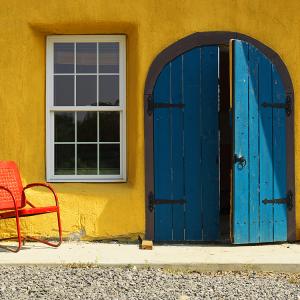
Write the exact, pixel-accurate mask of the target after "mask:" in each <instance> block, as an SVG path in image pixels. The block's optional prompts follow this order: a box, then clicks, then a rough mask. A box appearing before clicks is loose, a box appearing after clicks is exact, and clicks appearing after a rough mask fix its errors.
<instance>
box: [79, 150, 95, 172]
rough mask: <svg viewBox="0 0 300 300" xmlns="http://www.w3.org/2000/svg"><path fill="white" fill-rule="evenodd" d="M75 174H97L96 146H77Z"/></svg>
mask: <svg viewBox="0 0 300 300" xmlns="http://www.w3.org/2000/svg"><path fill="white" fill-rule="evenodd" d="M77 174H78V175H88V174H97V145H77Z"/></svg>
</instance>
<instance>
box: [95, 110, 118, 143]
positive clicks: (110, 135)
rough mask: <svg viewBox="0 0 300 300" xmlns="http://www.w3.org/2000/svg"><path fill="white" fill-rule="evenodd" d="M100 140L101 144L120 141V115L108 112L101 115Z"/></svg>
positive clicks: (115, 112)
mask: <svg viewBox="0 0 300 300" xmlns="http://www.w3.org/2000/svg"><path fill="white" fill-rule="evenodd" d="M99 135H100V136H99V139H100V142H119V141H120V113H119V112H117V111H106V112H100V113H99Z"/></svg>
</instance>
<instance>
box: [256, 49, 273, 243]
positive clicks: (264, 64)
mask: <svg viewBox="0 0 300 300" xmlns="http://www.w3.org/2000/svg"><path fill="white" fill-rule="evenodd" d="M263 102H265V103H273V99H272V65H271V63H270V61H268V60H267V58H266V57H265V56H263V55H262V54H260V62H259V153H260V175H259V177H260V242H261V243H265V242H272V241H273V204H263V203H262V201H263V200H264V199H273V129H272V125H273V124H272V123H273V120H272V119H273V117H272V115H273V110H272V109H270V108H264V107H262V103H263Z"/></svg>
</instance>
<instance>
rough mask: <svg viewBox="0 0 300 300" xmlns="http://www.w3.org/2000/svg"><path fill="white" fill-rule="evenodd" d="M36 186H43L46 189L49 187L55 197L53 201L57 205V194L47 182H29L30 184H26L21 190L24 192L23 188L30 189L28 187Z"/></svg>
mask: <svg viewBox="0 0 300 300" xmlns="http://www.w3.org/2000/svg"><path fill="white" fill-rule="evenodd" d="M36 186H42V187H45V188H47V189H49V190H50V191H51V192H52V194H53V196H54V199H55V203H56V206H57V207H58V206H59V204H58V198H57V195H56V193H55V191H54V189H53V188H52V186H51V185H49V184H47V183H40V182H36V183H30V184H27V185H26V186H25V187H24V188H23V192H25V190H27V189H30V188H33V187H36Z"/></svg>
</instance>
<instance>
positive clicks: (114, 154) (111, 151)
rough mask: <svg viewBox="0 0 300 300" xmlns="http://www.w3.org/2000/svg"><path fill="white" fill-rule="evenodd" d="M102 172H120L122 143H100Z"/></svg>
mask: <svg viewBox="0 0 300 300" xmlns="http://www.w3.org/2000/svg"><path fill="white" fill-rule="evenodd" d="M99 159H100V161H99V172H100V174H120V145H118V144H100V145H99Z"/></svg>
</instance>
